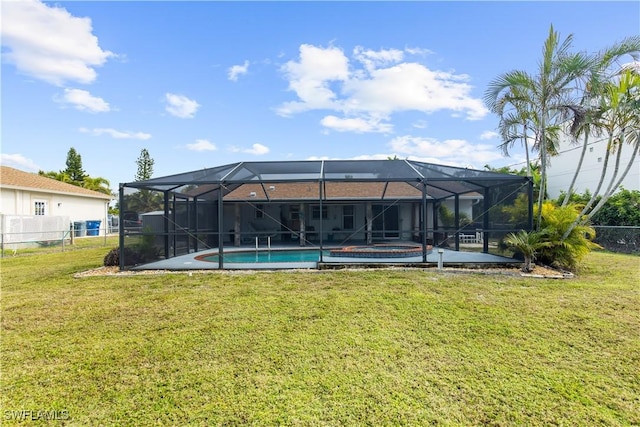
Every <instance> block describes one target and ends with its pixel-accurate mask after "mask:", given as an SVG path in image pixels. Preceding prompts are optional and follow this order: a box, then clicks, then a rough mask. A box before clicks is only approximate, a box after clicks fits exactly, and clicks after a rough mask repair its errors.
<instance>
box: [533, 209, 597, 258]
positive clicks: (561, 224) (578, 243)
mask: <svg viewBox="0 0 640 427" xmlns="http://www.w3.org/2000/svg"><path fill="white" fill-rule="evenodd" d="M580 211H581V206H580V205H577V204H573V203H569V204H568V205H567V206H564V207H560V206H556V205H555V204H554V203H553V202H545V203H544V204H543V205H542V224H541V228H542V229H544V230H545V241H546V242H548V245H545V246H544V247H542V248H540V250H539V252H538V257H537V258H538V260H539V261H541V262H542V263H544V264H547V265H551V266H554V267H558V268H562V269H567V270H575V269H576V267H577V266H578V263H579V262H580V260H582V258H583V257H584V256H585V255H587V254H588V253H589V252H591V250H592V249H596V248H600V245H598V244H597V243H594V242H593V241H592V240H593V239H594V237H595V235H596V232H595V230H594V229H593V228H592V227H589V226H586V225H580V226H577V227H575V228H574V229H573V230H572V231H571V233H570V234H569V236H567V238H566V239H565V240H564V241H562V240H561V239H562V236H563V235H564V233H565V231H567V230H568V229H569V227H570V226H571V225H572V224H573V222H574V221H575V219H576V218H577V217H578V215H579V214H580Z"/></svg>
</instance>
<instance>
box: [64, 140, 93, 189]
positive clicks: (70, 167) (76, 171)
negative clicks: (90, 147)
mask: <svg viewBox="0 0 640 427" xmlns="http://www.w3.org/2000/svg"><path fill="white" fill-rule="evenodd" d="M66 165H67V168H66V169H65V170H63V171H61V173H62V174H65V175H67V176H68V177H69V179H70V180H71V183H72V184H75V185H79V186H82V182H83V181H84V179H85V178H86V177H87V173H86V172H85V171H84V169H82V156H80V154H78V152H77V151H76V149H75V148H73V147H71V148H70V149H69V152H68V153H67V162H66Z"/></svg>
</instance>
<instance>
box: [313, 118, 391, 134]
mask: <svg viewBox="0 0 640 427" xmlns="http://www.w3.org/2000/svg"><path fill="white" fill-rule="evenodd" d="M320 123H321V124H322V126H324V127H326V128H328V129H332V130H335V131H338V132H356V133H366V132H379V133H390V132H391V131H393V126H392V125H391V124H389V123H381V122H380V120H376V119H373V118H366V119H365V118H359V117H357V118H345V119H341V118H339V117H336V116H326V117H324V118H323V119H322V120H321V121H320Z"/></svg>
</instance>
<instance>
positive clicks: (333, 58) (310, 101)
mask: <svg viewBox="0 0 640 427" xmlns="http://www.w3.org/2000/svg"><path fill="white" fill-rule="evenodd" d="M282 72H283V73H284V74H285V76H286V78H287V79H288V80H289V90H291V91H293V92H295V93H296V95H297V96H298V98H299V99H300V101H293V102H287V103H285V104H283V105H282V106H281V107H280V108H278V110H277V111H278V114H280V115H283V116H289V115H292V114H295V113H299V112H302V111H307V110H312V109H321V108H329V109H333V108H336V105H335V99H336V94H335V93H334V92H333V91H332V90H331V88H330V87H329V84H330V82H332V81H344V80H346V79H348V77H349V60H348V59H347V57H346V56H345V55H344V53H343V52H342V50H340V49H338V48H335V47H329V48H326V49H324V48H319V47H316V46H311V45H308V44H303V45H301V46H300V60H299V61H298V62H296V61H289V62H287V63H286V64H285V65H284V66H283V67H282Z"/></svg>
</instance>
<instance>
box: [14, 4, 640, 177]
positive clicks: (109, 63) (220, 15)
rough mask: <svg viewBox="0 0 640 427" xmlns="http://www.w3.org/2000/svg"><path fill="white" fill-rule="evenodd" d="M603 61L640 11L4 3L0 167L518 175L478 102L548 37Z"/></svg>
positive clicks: (613, 7)
mask: <svg viewBox="0 0 640 427" xmlns="http://www.w3.org/2000/svg"><path fill="white" fill-rule="evenodd" d="M551 24H553V25H554V28H555V29H556V30H557V31H558V32H559V33H560V34H561V36H562V37H565V36H567V35H569V34H573V36H574V43H573V46H574V49H575V50H576V51H578V50H584V51H588V52H595V51H597V50H600V49H602V48H605V47H607V46H609V45H611V44H613V43H614V42H617V41H620V40H621V39H623V38H624V37H627V36H631V35H634V34H638V33H639V32H640V2H638V1H628V2H575V1H573V2H455V1H452V2H428V1H426V2H268V1H266V2H208V1H196V2H160V1H158V2H151V1H148V2H125V1H113V2H39V1H35V0H33V1H31V0H29V1H27V0H25V1H3V3H2V149H1V153H2V159H1V161H2V164H3V165H7V166H12V167H16V168H19V169H22V170H26V171H33V172H37V171H38V170H45V171H50V170H56V171H58V170H62V169H64V168H65V160H66V155H67V152H68V150H69V148H71V147H74V148H75V149H76V151H77V152H78V153H79V154H80V155H81V156H82V161H83V166H84V169H85V170H86V172H87V173H88V174H89V175H91V176H93V177H98V176H100V177H103V178H106V179H108V180H109V181H110V182H111V187H112V188H113V189H114V190H117V187H118V183H121V182H129V181H133V180H134V177H135V173H136V159H137V158H138V156H139V154H140V151H141V149H143V148H146V149H147V150H149V153H150V154H151V157H152V158H153V159H154V161H155V166H154V176H163V175H169V174H175V173H181V172H186V171H191V170H196V169H201V168H207V167H213V166H218V165H222V164H226V163H233V162H238V161H269V160H305V159H319V158H326V159H378V158H381V159H384V158H387V157H388V156H394V155H396V156H398V157H400V158H411V159H416V160H422V161H427V162H434V163H442V164H448V165H456V166H464V167H467V166H471V167H475V168H482V167H483V166H484V165H485V164H490V165H492V166H495V167H499V166H504V165H514V164H517V163H518V162H521V161H522V160H523V155H522V153H520V152H518V151H517V150H516V151H515V152H514V153H513V155H512V156H511V157H503V156H502V154H501V152H500V150H499V149H498V148H497V146H498V145H499V143H500V141H499V139H498V137H497V135H496V134H495V128H496V125H497V118H496V117H495V116H493V115H492V114H491V113H489V112H488V111H487V110H486V108H485V106H484V105H483V102H482V97H483V94H484V91H485V88H486V87H487V84H488V83H489V82H490V81H491V80H492V79H493V78H495V77H496V76H498V75H499V74H500V73H503V72H506V71H509V70H512V69H523V70H527V71H530V72H535V68H536V64H537V61H538V59H539V58H540V54H541V51H542V45H543V42H544V40H545V38H546V37H547V35H548V31H549V26H550V25H551Z"/></svg>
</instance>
